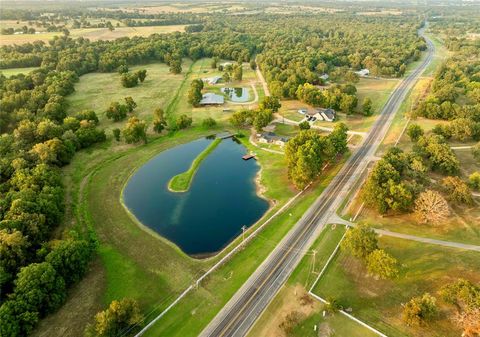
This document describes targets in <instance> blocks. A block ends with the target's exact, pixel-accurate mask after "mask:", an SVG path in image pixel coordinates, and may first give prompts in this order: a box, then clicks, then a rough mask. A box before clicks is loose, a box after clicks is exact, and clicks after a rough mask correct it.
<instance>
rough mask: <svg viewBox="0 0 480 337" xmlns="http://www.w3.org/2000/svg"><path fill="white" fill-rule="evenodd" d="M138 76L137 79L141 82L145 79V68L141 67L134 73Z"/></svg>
mask: <svg viewBox="0 0 480 337" xmlns="http://www.w3.org/2000/svg"><path fill="white" fill-rule="evenodd" d="M135 74H136V75H137V77H138V80H139V81H140V82H141V83H143V81H145V78H146V77H147V70H146V69H141V70H138V71H137V72H136V73H135Z"/></svg>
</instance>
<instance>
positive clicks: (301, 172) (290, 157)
mask: <svg viewBox="0 0 480 337" xmlns="http://www.w3.org/2000/svg"><path fill="white" fill-rule="evenodd" d="M324 147H325V141H324V139H323V137H322V136H320V135H319V134H318V133H317V132H315V131H314V130H302V131H300V132H299V133H298V134H297V135H296V136H295V137H293V138H291V139H290V140H289V141H288V142H287V145H286V147H285V159H286V160H287V167H288V177H289V179H290V180H291V181H292V182H293V183H294V185H295V186H296V187H297V188H304V187H305V186H307V184H308V183H310V182H311V181H313V180H314V179H315V178H316V177H317V175H318V174H319V173H320V172H321V170H322V164H323V161H324V155H323V150H324Z"/></svg>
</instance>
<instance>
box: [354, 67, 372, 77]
mask: <svg viewBox="0 0 480 337" xmlns="http://www.w3.org/2000/svg"><path fill="white" fill-rule="evenodd" d="M355 74H357V75H358V76H360V77H366V76H368V75H370V70H368V69H362V70H359V71H356V72H355Z"/></svg>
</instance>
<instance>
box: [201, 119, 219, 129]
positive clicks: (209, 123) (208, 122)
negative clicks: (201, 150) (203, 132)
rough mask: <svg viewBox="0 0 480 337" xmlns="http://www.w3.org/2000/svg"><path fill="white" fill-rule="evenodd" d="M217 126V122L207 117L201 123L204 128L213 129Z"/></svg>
mask: <svg viewBox="0 0 480 337" xmlns="http://www.w3.org/2000/svg"><path fill="white" fill-rule="evenodd" d="M216 125H217V121H216V120H215V119H213V118H211V117H208V118H205V119H204V120H203V121H202V126H203V127H204V128H213V127H215V126H216Z"/></svg>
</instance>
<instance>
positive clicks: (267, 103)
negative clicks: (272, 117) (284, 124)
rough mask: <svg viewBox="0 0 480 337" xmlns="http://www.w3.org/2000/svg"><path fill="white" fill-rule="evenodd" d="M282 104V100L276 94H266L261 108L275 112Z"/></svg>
mask: <svg viewBox="0 0 480 337" xmlns="http://www.w3.org/2000/svg"><path fill="white" fill-rule="evenodd" d="M281 106H282V104H280V100H279V99H278V97H276V96H265V98H264V99H263V100H262V102H261V103H260V104H259V107H258V108H259V109H260V110H271V111H273V112H277V111H278V109H280V107H281Z"/></svg>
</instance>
